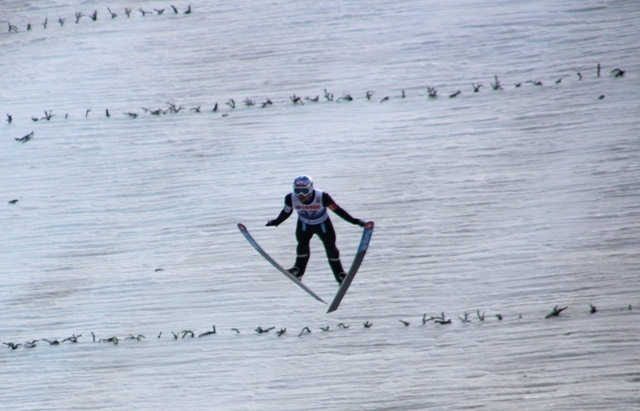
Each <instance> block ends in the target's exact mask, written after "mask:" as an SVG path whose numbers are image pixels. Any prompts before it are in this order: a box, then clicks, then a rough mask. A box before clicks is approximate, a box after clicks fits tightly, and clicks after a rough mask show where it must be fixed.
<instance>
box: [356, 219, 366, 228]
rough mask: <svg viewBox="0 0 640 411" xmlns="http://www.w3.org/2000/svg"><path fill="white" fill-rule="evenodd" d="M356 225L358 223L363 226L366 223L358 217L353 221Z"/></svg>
mask: <svg viewBox="0 0 640 411" xmlns="http://www.w3.org/2000/svg"><path fill="white" fill-rule="evenodd" d="M355 224H356V225H359V226H360V227H364V225H365V224H366V223H365V222H364V221H362V220H360V219H359V218H357V219H356V221H355Z"/></svg>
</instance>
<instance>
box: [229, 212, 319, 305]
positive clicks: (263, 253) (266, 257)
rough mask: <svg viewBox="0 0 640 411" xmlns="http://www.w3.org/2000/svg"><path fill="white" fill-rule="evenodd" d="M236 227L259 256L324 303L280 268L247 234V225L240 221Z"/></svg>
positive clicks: (300, 282)
mask: <svg viewBox="0 0 640 411" xmlns="http://www.w3.org/2000/svg"><path fill="white" fill-rule="evenodd" d="M238 229H239V230H240V232H241V233H242V235H243V236H244V238H246V239H247V241H248V242H249V244H251V245H252V246H253V248H255V249H256V251H257V252H258V253H260V255H261V256H263V257H264V259H265V260H267V261H268V262H270V263H271V265H272V266H274V267H275V268H277V269H278V271H280V272H281V273H282V274H284V275H285V276H287V278H288V279H290V280H291V281H293V282H294V283H296V285H297V286H298V287H300V288H302V289H303V290H305V291H306V292H307V293H308V294H309V295H310V296H312V297H313V298H315V299H316V300H318V301H320V302H322V303H325V304H326V302H325V301H324V300H323V299H322V298H320V297H318V296H317V295H316V294H315V293H314V292H313V291H311V290H310V289H309V287H307V286H306V285H304V284H303V283H302V281H300V280H299V279H297V278H296V277H294V276H293V275H291V274H290V273H289V272H288V271H287V270H285V269H284V268H282V266H281V265H280V264H278V263H277V262H276V261H275V260H274V259H273V258H271V256H270V255H269V254H267V253H266V251H264V250H263V249H262V247H260V244H258V242H257V241H256V240H254V238H253V237H252V236H251V234H249V230H248V229H247V227H246V226H245V225H244V224H242V223H238Z"/></svg>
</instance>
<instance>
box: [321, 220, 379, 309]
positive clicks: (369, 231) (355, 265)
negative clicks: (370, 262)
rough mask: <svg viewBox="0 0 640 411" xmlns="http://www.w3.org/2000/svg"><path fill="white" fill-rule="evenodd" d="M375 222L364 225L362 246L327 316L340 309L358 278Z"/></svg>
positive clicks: (359, 247)
mask: <svg viewBox="0 0 640 411" xmlns="http://www.w3.org/2000/svg"><path fill="white" fill-rule="evenodd" d="M373 226H374V223H373V221H369V222H367V223H366V224H365V225H364V230H363V231H362V239H361V240H360V245H359V246H358V251H357V252H356V256H355V258H354V259H353V264H351V268H350V269H349V272H348V273H347V276H346V277H345V278H344V280H342V284H341V285H340V288H339V289H338V293H337V294H336V296H335V297H334V298H333V301H332V302H331V305H330V306H329V309H328V310H327V314H329V313H330V312H333V311H335V310H337V309H338V306H339V305H340V302H342V299H343V298H344V295H345V294H346V293H347V290H348V289H349V286H350V285H351V281H353V279H354V278H355V276H356V273H357V272H358V268H360V264H362V260H364V256H365V254H366V253H367V249H368V248H369V241H371V236H372V235H373Z"/></svg>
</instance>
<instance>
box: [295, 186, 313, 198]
mask: <svg viewBox="0 0 640 411" xmlns="http://www.w3.org/2000/svg"><path fill="white" fill-rule="evenodd" d="M311 190H312V189H310V188H294V189H293V192H294V193H295V194H296V195H297V196H308V195H309V194H311Z"/></svg>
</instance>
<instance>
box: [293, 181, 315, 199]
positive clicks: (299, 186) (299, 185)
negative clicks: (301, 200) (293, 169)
mask: <svg viewBox="0 0 640 411" xmlns="http://www.w3.org/2000/svg"><path fill="white" fill-rule="evenodd" d="M293 192H294V193H295V195H297V196H298V195H303V196H308V195H310V194H311V193H312V192H313V180H312V179H311V177H309V176H300V177H298V178H296V179H295V180H293Z"/></svg>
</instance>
